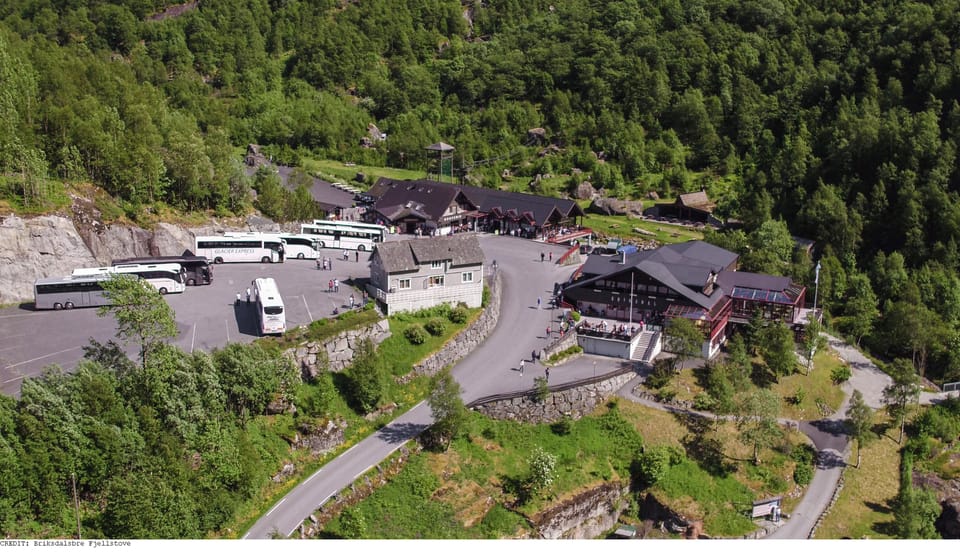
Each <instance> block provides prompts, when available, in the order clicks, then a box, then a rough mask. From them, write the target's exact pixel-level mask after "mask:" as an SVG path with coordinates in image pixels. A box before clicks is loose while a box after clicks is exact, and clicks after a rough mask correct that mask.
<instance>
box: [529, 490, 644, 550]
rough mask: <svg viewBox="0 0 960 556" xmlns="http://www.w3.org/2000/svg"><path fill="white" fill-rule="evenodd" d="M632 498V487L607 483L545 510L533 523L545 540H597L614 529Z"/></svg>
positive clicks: (534, 518)
mask: <svg viewBox="0 0 960 556" xmlns="http://www.w3.org/2000/svg"><path fill="white" fill-rule="evenodd" d="M629 495H630V488H629V485H626V484H622V483H620V482H612V483H604V484H602V485H599V486H597V487H594V488H592V489H590V490H588V491H586V492H582V493H580V494H577V495H576V496H574V497H573V498H571V499H569V500H564V501H563V502H561V503H559V504H557V505H556V506H553V507H552V508H549V509H546V510H544V511H543V512H541V513H540V514H538V515H536V516H534V517H533V519H532V520H531V521H532V522H533V526H534V528H535V529H536V531H537V533H538V534H539V536H540V538H543V539H595V538H597V537H599V536H600V535H602V534H603V533H604V532H606V531H609V530H610V529H613V527H614V526H615V525H616V523H617V519H619V517H620V514H621V513H623V510H624V509H625V508H626V507H627V501H628V496H629Z"/></svg>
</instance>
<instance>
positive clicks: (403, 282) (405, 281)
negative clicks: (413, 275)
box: [397, 278, 410, 290]
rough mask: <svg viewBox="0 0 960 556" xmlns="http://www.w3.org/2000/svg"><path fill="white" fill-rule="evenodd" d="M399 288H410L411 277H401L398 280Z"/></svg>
mask: <svg viewBox="0 0 960 556" xmlns="http://www.w3.org/2000/svg"><path fill="white" fill-rule="evenodd" d="M397 289H400V290H409V289H410V279H409V278H401V279H399V280H397Z"/></svg>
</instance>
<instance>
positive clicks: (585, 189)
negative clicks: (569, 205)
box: [573, 181, 597, 199]
mask: <svg viewBox="0 0 960 556" xmlns="http://www.w3.org/2000/svg"><path fill="white" fill-rule="evenodd" d="M596 195H597V190H596V189H594V188H593V184H591V183H590V182H588V181H584V182H580V185H578V186H577V189H576V191H574V193H573V196H574V197H575V198H577V199H593V198H594V197H595V196H596Z"/></svg>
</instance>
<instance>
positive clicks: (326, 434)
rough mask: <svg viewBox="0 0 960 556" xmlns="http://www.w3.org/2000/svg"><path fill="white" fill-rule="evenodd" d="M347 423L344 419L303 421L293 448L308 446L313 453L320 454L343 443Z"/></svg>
mask: <svg viewBox="0 0 960 556" xmlns="http://www.w3.org/2000/svg"><path fill="white" fill-rule="evenodd" d="M346 428H347V424H346V422H344V421H327V420H323V421H320V422H309V421H307V422H304V423H301V424H300V426H299V428H298V431H297V438H296V439H295V440H294V442H293V447H294V448H309V449H310V452H311V453H312V454H313V455H315V456H316V455H320V454H324V453H327V452H329V451H330V450H333V449H334V448H336V447H337V446H339V445H341V444H343V432H344V431H345V430H346Z"/></svg>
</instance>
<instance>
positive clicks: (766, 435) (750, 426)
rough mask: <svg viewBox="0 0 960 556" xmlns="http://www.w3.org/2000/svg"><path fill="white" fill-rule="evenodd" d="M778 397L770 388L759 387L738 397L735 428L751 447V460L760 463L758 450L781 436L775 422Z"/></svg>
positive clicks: (778, 405) (780, 431)
mask: <svg viewBox="0 0 960 556" xmlns="http://www.w3.org/2000/svg"><path fill="white" fill-rule="evenodd" d="M779 414H780V398H779V397H778V396H777V395H776V394H775V393H774V392H771V391H770V390H767V389H764V388H759V389H757V390H754V391H753V392H750V393H748V394H745V395H743V396H741V397H740V400H739V403H738V407H737V416H736V423H737V430H739V431H740V439H741V440H742V441H743V442H744V443H745V444H747V445H750V446H752V447H753V462H754V464H755V465H760V450H761V449H762V448H766V447H769V446H772V445H773V444H775V443H776V442H777V441H778V440H779V439H780V438H782V437H783V430H781V429H780V425H778V424H777V415H779Z"/></svg>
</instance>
